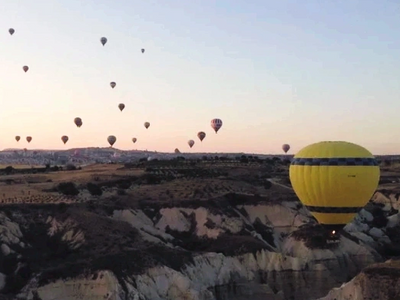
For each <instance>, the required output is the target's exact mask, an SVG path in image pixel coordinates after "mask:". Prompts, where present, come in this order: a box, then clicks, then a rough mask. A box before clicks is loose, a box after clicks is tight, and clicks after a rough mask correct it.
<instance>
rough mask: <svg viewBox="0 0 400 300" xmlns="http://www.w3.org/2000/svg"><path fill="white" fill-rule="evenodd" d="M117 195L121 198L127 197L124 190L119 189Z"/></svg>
mask: <svg viewBox="0 0 400 300" xmlns="http://www.w3.org/2000/svg"><path fill="white" fill-rule="evenodd" d="M117 195H119V196H123V195H126V191H125V190H123V189H118V190H117Z"/></svg>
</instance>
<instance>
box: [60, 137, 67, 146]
mask: <svg viewBox="0 0 400 300" xmlns="http://www.w3.org/2000/svg"><path fill="white" fill-rule="evenodd" d="M61 140H62V141H63V143H64V145H65V144H66V143H67V142H68V136H66V135H63V136H62V137H61Z"/></svg>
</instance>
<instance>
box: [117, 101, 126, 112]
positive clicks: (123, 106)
mask: <svg viewBox="0 0 400 300" xmlns="http://www.w3.org/2000/svg"><path fill="white" fill-rule="evenodd" d="M118 108H119V110H120V111H123V110H124V108H125V104H123V103H120V104H118Z"/></svg>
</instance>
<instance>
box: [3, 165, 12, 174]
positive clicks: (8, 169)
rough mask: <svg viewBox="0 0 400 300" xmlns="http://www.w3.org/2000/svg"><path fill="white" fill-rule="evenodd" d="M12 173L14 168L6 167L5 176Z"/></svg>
mask: <svg viewBox="0 0 400 300" xmlns="http://www.w3.org/2000/svg"><path fill="white" fill-rule="evenodd" d="M13 171H14V168H13V167H11V166H8V167H6V168H5V169H4V172H6V174H7V175H10V174H11V173H12V172H13Z"/></svg>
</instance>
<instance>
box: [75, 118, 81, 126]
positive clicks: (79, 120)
mask: <svg viewBox="0 0 400 300" xmlns="http://www.w3.org/2000/svg"><path fill="white" fill-rule="evenodd" d="M74 123H75V125H76V126H78V127H81V126H82V124H83V122H82V119H81V118H75V119H74Z"/></svg>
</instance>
